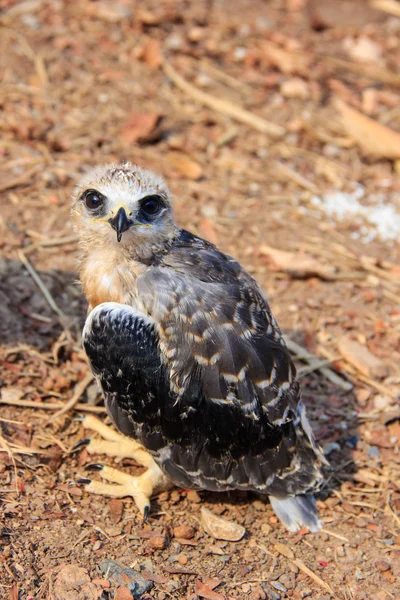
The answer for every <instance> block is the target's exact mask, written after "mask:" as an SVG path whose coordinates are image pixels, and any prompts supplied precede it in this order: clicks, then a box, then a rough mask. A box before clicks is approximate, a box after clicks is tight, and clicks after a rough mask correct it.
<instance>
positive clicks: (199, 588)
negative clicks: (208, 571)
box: [195, 580, 225, 600]
mask: <svg viewBox="0 0 400 600" xmlns="http://www.w3.org/2000/svg"><path fill="white" fill-rule="evenodd" d="M195 591H196V594H197V595H198V596H200V598H205V599H206V600H225V596H224V595H223V594H220V593H219V592H216V591H215V590H212V589H211V588H210V587H209V586H208V585H205V584H204V583H202V582H201V581H199V580H197V581H196V583H195Z"/></svg>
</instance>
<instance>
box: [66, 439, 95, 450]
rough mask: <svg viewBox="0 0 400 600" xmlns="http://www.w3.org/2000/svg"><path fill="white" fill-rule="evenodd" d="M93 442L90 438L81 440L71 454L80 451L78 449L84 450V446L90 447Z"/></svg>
mask: <svg viewBox="0 0 400 600" xmlns="http://www.w3.org/2000/svg"><path fill="white" fill-rule="evenodd" d="M91 441H92V440H91V439H90V438H85V439H83V440H80V441H79V442H77V443H76V444H74V445H73V446H72V448H71V452H75V450H78V448H82V446H88V445H89V444H90V442H91Z"/></svg>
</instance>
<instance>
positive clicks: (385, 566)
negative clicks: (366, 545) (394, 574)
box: [376, 560, 390, 573]
mask: <svg viewBox="0 0 400 600" xmlns="http://www.w3.org/2000/svg"><path fill="white" fill-rule="evenodd" d="M376 568H377V569H378V571H380V572H381V573H384V572H385V571H389V569H390V564H389V563H388V562H386V560H378V562H377V563H376Z"/></svg>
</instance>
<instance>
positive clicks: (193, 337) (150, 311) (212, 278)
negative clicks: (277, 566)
mask: <svg viewBox="0 0 400 600" xmlns="http://www.w3.org/2000/svg"><path fill="white" fill-rule="evenodd" d="M136 298H137V300H136V302H135V301H134V300H133V301H132V306H131V307H127V306H125V307H124V306H122V305H117V304H116V305H113V308H112V309H111V308H110V306H111V305H110V306H108V304H103V305H100V306H99V307H98V308H97V309H96V310H95V311H94V313H92V315H91V317H90V322H89V323H88V324H87V327H86V328H85V331H86V334H85V336H84V343H85V348H86V350H87V353H88V356H89V359H90V361H91V364H92V368H93V369H94V371H95V373H96V374H97V376H98V379H99V381H100V383H101V386H102V388H103V391H104V394H105V398H106V403H107V405H108V409H109V412H110V414H111V416H112V418H113V420H114V422H115V423H116V425H117V427H118V428H119V429H120V430H121V431H123V433H125V434H126V435H129V436H131V437H134V438H135V439H137V440H138V441H140V442H141V443H142V444H143V445H144V446H145V447H146V448H147V449H148V450H149V451H150V452H151V453H152V454H153V456H154V458H155V459H156V461H157V462H158V463H159V465H160V466H161V468H162V469H163V470H164V471H165V472H166V473H167V474H168V475H169V476H170V477H171V478H172V480H173V481H174V482H175V483H176V484H177V485H180V486H182V487H187V488H190V487H197V488H203V489H210V490H226V489H235V488H239V489H248V490H254V491H258V492H261V493H265V494H268V495H273V496H276V497H286V496H295V495H297V494H304V493H308V492H310V491H312V490H313V489H315V488H316V487H317V486H318V484H319V482H320V479H321V475H320V464H321V461H322V460H323V459H322V457H321V455H320V452H319V450H318V449H317V447H316V446H315V442H314V439H313V435H312V433H311V429H310V426H309V424H308V421H307V418H306V415H305V410H304V406H303V403H302V401H301V399H300V392H299V386H298V383H297V381H296V372H295V368H294V365H293V363H292V360H291V358H290V356H289V353H288V350H287V348H286V346H285V344H284V341H283V338H282V335H281V332H280V330H279V328H278V325H277V323H276V321H275V319H274V318H273V316H272V314H271V312H270V309H269V306H268V303H267V301H266V300H265V298H264V296H263V295H262V293H261V291H260V289H259V287H258V285H257V283H256V282H255V281H254V279H253V278H252V277H251V276H250V275H249V274H248V273H247V272H246V271H245V270H244V269H243V268H242V267H241V266H240V265H239V264H238V263H237V262H236V261H235V260H234V259H232V258H230V257H228V256H226V255H224V254H223V253H221V252H219V251H218V250H217V249H216V248H215V247H214V246H213V245H212V244H210V243H208V242H205V241H204V240H202V239H200V238H198V237H196V236H193V235H192V234H190V233H188V232H186V231H180V232H179V235H178V236H177V237H176V238H175V239H174V241H173V242H172V243H171V245H170V246H169V247H168V248H167V249H166V251H165V252H164V253H163V254H161V255H160V256H158V257H157V258H156V259H155V260H154V261H153V262H152V263H151V264H150V265H148V267H147V268H146V269H145V270H144V272H143V273H142V274H140V275H139V277H138V278H137V280H136ZM118 306H119V307H120V309H119V310H118V308H116V307H118ZM107 307H108V308H107Z"/></svg>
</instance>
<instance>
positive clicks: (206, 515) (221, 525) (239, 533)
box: [200, 507, 246, 542]
mask: <svg viewBox="0 0 400 600" xmlns="http://www.w3.org/2000/svg"><path fill="white" fill-rule="evenodd" d="M200 521H201V525H202V527H203V529H204V531H205V532H206V533H208V534H209V535H211V536H212V537H213V538H216V539H217V540H227V541H229V542H238V541H239V540H241V539H242V537H243V536H244V534H245V533H246V530H245V528H244V527H242V525H239V523H234V522H233V521H227V520H226V519H223V518H222V517H217V515H214V513H212V512H211V511H210V510H208V509H207V508H204V507H203V508H202V509H201V519H200Z"/></svg>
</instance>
